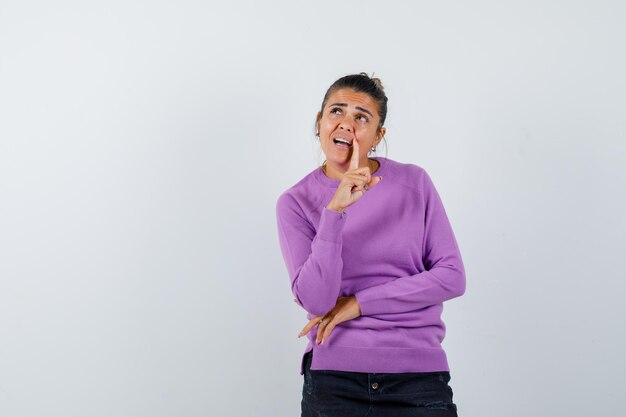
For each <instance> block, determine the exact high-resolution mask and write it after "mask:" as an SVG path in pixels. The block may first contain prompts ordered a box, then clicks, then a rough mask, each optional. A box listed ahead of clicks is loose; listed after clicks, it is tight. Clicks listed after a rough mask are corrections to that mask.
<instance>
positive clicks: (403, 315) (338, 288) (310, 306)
mask: <svg viewBox="0 0 626 417" xmlns="http://www.w3.org/2000/svg"><path fill="white" fill-rule="evenodd" d="M372 159H376V160H377V161H378V162H379V163H380V168H379V169H378V170H377V171H376V172H374V173H373V175H374V176H377V175H380V176H382V177H383V180H382V181H380V182H379V183H378V184H377V185H376V186H374V187H373V188H371V189H370V190H368V191H367V192H366V193H365V194H364V195H363V196H362V197H361V198H360V199H359V200H358V201H357V202H355V203H354V204H352V205H351V206H349V207H347V208H346V209H345V210H344V214H343V215H342V214H341V213H339V212H337V211H334V210H330V209H327V208H326V207H325V206H326V205H327V204H328V203H329V202H330V200H331V199H332V197H333V195H334V194H335V191H336V189H337V186H338V185H339V183H340V180H337V179H333V178H329V177H327V176H326V174H325V173H324V172H323V170H322V168H321V167H318V168H316V169H315V170H313V171H311V172H310V173H309V174H307V175H306V176H305V177H304V178H302V179H301V180H300V181H299V182H297V183H296V184H295V185H293V186H292V187H290V188H289V189H287V190H286V191H285V192H283V193H282V194H281V195H280V197H279V198H278V200H277V202H276V216H277V226H278V236H279V244H280V248H281V252H282V255H283V258H284V260H285V264H286V267H287V272H288V274H289V278H290V281H291V289H292V292H293V294H294V296H295V298H296V300H297V302H298V304H300V305H301V306H302V308H303V309H304V310H306V312H307V319H311V318H313V317H316V316H323V315H324V314H325V313H327V312H328V311H330V310H331V309H332V308H333V307H334V306H335V303H336V301H337V298H338V297H340V296H349V295H354V296H355V297H356V299H357V301H358V302H359V305H360V308H361V316H359V317H358V318H355V319H352V320H348V321H345V322H342V323H340V324H338V325H337V326H336V327H335V328H334V329H333V331H332V333H331V334H330V336H329V338H328V339H327V340H325V341H324V343H323V344H321V345H318V344H317V343H315V338H316V334H317V326H315V327H314V328H313V329H312V330H311V331H310V332H309V333H308V335H307V337H308V339H309V342H308V345H307V346H306V348H305V351H304V353H306V352H308V351H310V350H311V349H314V354H313V360H312V362H311V369H313V370H321V369H326V370H338V371H352V372H370V373H397V372H434V371H449V367H448V361H447V357H446V353H445V351H444V349H443V348H442V346H441V342H442V341H443V339H444V336H445V329H446V327H445V324H444V322H443V321H442V319H441V313H442V311H443V302H444V301H446V300H450V299H452V298H455V297H458V296H461V295H463V294H464V292H465V270H464V266H463V261H462V259H461V253H460V251H459V247H458V244H457V241H456V238H455V236H454V233H453V231H452V227H451V225H450V222H449V220H448V217H447V215H446V211H445V210H444V207H443V204H442V202H441V199H440V197H439V194H438V192H437V190H436V189H435V186H434V185H433V182H432V180H431V178H430V176H429V175H428V174H427V173H426V171H425V170H424V168H422V167H420V166H418V165H414V164H410V163H401V162H398V161H395V160H392V159H389V158H383V157H375V158H372ZM304 324H306V321H304V320H303V323H302V325H303V326H304ZM304 353H303V355H302V359H304ZM303 373H304V370H303V361H302V360H301V361H300V374H303Z"/></svg>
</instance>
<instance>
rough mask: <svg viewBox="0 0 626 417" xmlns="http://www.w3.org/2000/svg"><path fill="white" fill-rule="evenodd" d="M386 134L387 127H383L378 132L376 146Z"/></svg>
mask: <svg viewBox="0 0 626 417" xmlns="http://www.w3.org/2000/svg"><path fill="white" fill-rule="evenodd" d="M386 134H387V128H384V127H381V128H380V131H379V132H378V140H377V141H376V144H375V145H374V146H378V144H379V143H380V142H381V141H382V140H383V139H384V138H385V135H386Z"/></svg>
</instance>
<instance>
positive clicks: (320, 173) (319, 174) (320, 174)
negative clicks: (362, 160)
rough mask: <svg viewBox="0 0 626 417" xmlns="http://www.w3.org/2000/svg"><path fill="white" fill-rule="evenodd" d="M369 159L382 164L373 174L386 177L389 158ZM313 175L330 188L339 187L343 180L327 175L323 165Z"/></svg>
mask: <svg viewBox="0 0 626 417" xmlns="http://www.w3.org/2000/svg"><path fill="white" fill-rule="evenodd" d="M369 159H375V160H376V161H378V163H379V164H380V167H379V168H378V169H377V170H376V172H374V173H373V174H372V175H373V176H377V175H380V176H383V177H384V176H385V172H387V163H388V158H385V157H383V156H374V157H371V158H369ZM313 176H314V177H315V179H316V180H317V181H318V182H319V183H320V184H321V185H323V186H324V187H328V188H337V186H339V183H340V182H341V180H338V179H335V178H329V177H327V176H326V174H325V173H324V170H323V169H322V167H321V166H319V167H318V168H317V169H316V170H315V171H313Z"/></svg>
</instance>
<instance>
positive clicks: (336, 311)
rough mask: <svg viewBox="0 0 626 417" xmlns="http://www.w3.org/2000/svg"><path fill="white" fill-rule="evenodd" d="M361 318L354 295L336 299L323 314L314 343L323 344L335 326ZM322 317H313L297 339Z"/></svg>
mask: <svg viewBox="0 0 626 417" xmlns="http://www.w3.org/2000/svg"><path fill="white" fill-rule="evenodd" d="M359 316H361V307H360V306H359V302H358V301H357V299H356V297H355V296H354V295H351V296H349V297H339V298H337V304H335V307H333V309H332V310H330V311H329V312H328V313H326V314H324V316H323V319H324V321H323V322H322V324H320V325H319V326H318V328H317V338H316V340H315V342H316V343H317V344H318V345H319V344H323V343H324V341H325V340H327V339H328V337H329V336H330V332H332V331H333V329H334V328H335V326H336V325H338V324H339V323H343V322H344V321H348V320H352V319H355V318H357V317H359ZM321 319H322V317H313V318H312V319H311V320H309V322H308V323H307V325H306V326H304V329H302V331H301V332H300V335H299V336H298V337H302V336H304V335H305V334H307V333H308V332H309V331H310V330H311V329H312V328H313V327H315V325H316V324H318V323H319V322H320V320H321Z"/></svg>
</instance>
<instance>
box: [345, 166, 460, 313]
mask: <svg viewBox="0 0 626 417" xmlns="http://www.w3.org/2000/svg"><path fill="white" fill-rule="evenodd" d="M422 180H423V193H422V195H423V198H424V201H423V203H424V206H423V207H424V208H425V215H424V240H423V243H422V259H423V261H424V266H425V268H426V269H425V270H424V271H422V272H420V273H417V274H414V275H408V276H405V277H400V278H396V279H394V280H392V281H389V282H386V283H384V284H380V285H375V286H372V287H369V288H365V289H363V290H360V291H357V292H356V293H355V294H354V295H355V297H356V298H357V301H358V302H359V305H360V307H361V313H362V314H363V315H375V314H384V313H402V312H407V311H412V310H418V309H421V308H424V307H428V306H431V305H434V304H438V303H441V302H444V301H446V300H450V299H452V298H455V297H459V296H461V295H463V294H464V293H465V269H464V266H463V260H462V259H461V252H460V250H459V247H458V244H457V241H456V238H455V236H454V232H453V231H452V226H451V225H450V222H449V220H448V217H447V215H446V211H445V209H444V207H443V204H442V202H441V198H440V196H439V194H438V192H437V190H436V189H435V186H434V184H433V183H432V180H431V178H430V176H429V175H428V174H427V173H426V171H424V172H423V177H422Z"/></svg>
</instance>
